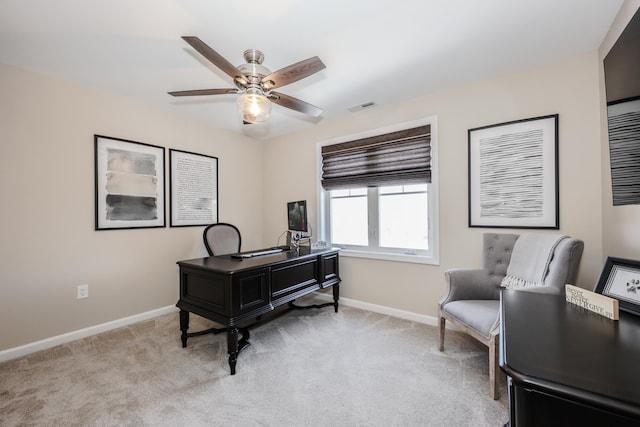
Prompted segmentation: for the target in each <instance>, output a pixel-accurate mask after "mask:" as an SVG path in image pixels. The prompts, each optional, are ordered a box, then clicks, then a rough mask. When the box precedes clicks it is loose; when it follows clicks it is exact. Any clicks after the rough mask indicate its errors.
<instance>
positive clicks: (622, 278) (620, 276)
mask: <svg viewBox="0 0 640 427" xmlns="http://www.w3.org/2000/svg"><path fill="white" fill-rule="evenodd" d="M593 291H594V292H595V293H598V294H601V295H604V296H607V297H610V298H615V299H617V300H618V306H619V308H620V310H624V311H626V312H629V313H633V314H635V315H638V316H640V261H635V260H630V259H624V258H614V257H608V258H607V261H606V262H605V264H604V268H603V269H602V272H601V273H600V278H599V279H598V283H597V284H596V286H595V288H594V290H593Z"/></svg>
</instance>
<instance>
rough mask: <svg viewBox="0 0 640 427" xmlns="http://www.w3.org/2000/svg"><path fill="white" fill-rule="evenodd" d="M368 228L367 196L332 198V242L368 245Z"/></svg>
mask: <svg viewBox="0 0 640 427" xmlns="http://www.w3.org/2000/svg"><path fill="white" fill-rule="evenodd" d="M332 195H333V194H332ZM367 228H368V224H367V197H366V196H358V197H341V198H334V197H332V198H331V242H332V243H335V244H343V245H359V246H367V245H368V244H369V238H368V231H367Z"/></svg>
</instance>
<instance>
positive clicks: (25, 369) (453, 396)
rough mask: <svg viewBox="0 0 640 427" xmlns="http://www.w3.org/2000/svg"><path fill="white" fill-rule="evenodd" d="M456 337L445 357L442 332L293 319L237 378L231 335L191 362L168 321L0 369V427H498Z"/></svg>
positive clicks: (203, 340)
mask: <svg viewBox="0 0 640 427" xmlns="http://www.w3.org/2000/svg"><path fill="white" fill-rule="evenodd" d="M210 325H212V323H211V322H209V321H208V320H206V319H202V318H200V317H198V316H195V315H191V328H190V331H195V330H198V329H204V328H205V327H209V326H210ZM447 333H448V335H447V339H446V341H445V352H444V353H441V352H439V351H438V348H437V343H438V332H437V329H436V328H435V327H431V326H427V325H423V324H419V323H415V322H410V321H406V320H401V319H397V318H394V317H389V316H385V315H381V314H376V313H372V312H369V311H364V310H359V309H354V308H350V307H343V306H342V307H340V312H339V313H334V312H333V308H332V307H327V308H324V309H322V310H302V311H294V312H291V313H288V314H285V315H284V316H282V317H279V318H277V319H275V320H273V321H272V322H270V323H266V324H264V325H262V326H259V327H257V328H255V329H253V330H251V339H250V342H251V343H252V345H251V346H250V347H248V348H247V349H245V350H244V351H243V352H242V353H241V354H240V356H239V358H238V365H237V374H236V375H234V376H231V375H229V366H228V363H227V354H226V336H225V334H220V335H206V336H202V337H194V338H190V339H189V342H188V347H187V348H185V349H183V348H182V347H181V344H180V330H179V321H178V314H177V313H175V314H170V315H165V316H161V317H158V318H156V319H153V320H149V321H145V322H141V323H138V324H135V325H131V326H129V327H125V328H120V329H117V330H114V331H111V332H107V333H103V334H100V335H96V336H92V337H89V338H85V339H82V340H78V341H75V342H72V343H69V344H66V345H62V346H58V347H55V348H52V349H49V350H45V351H41V352H38V353H34V354H31V355H28V356H25V357H22V358H19V359H15V360H11V361H8V362H5V363H3V364H0V425H2V426H16V425H38V426H40V425H47V426H49V425H51V426H58V425H65V426H67V425H82V426H94V425H95V426H111V425H113V426H127V425H130V426H142V425H147V426H216V425H220V426H325V425H327V426H334V427H335V426H456V427H460V426H473V427H482V426H492V427H493V426H502V425H503V424H504V423H505V422H506V421H507V418H508V415H507V413H508V407H507V400H506V390H505V388H506V387H505V386H504V385H503V387H502V388H501V390H500V391H501V398H500V400H498V401H494V400H492V399H491V398H490V397H489V384H488V383H489V380H488V362H487V360H488V351H487V348H486V347H483V346H482V345H481V344H479V343H477V342H475V341H474V340H473V339H471V338H469V337H467V336H466V335H464V334H461V333H457V332H453V331H447Z"/></svg>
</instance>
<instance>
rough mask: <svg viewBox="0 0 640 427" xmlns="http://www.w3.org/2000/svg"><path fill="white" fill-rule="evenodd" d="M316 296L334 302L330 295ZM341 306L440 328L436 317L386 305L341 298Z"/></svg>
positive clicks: (319, 293)
mask: <svg viewBox="0 0 640 427" xmlns="http://www.w3.org/2000/svg"><path fill="white" fill-rule="evenodd" d="M314 295H317V296H318V297H320V298H322V299H326V300H327V301H333V296H332V295H331V294H330V293H328V294H325V293H321V292H317V293H315V294H314ZM340 305H346V306H347V307H354V308H360V309H362V310H368V311H373V312H374V313H380V314H386V315H387V316H392V317H398V318H400V319H405V320H411V321H413V322H418V323H424V324H426V325H430V326H438V319H437V318H436V317H433V316H426V315H424V314H418V313H413V312H411V311H405V310H398V309H397V308H391V307H386V306H384V305H377V304H371V303H368V302H363V301H358V300H355V299H349V298H343V297H340Z"/></svg>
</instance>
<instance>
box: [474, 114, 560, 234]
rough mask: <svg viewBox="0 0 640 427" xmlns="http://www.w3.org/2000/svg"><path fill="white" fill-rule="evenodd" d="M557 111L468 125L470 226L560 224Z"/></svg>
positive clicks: (537, 226) (556, 227) (510, 226)
mask: <svg viewBox="0 0 640 427" xmlns="http://www.w3.org/2000/svg"><path fill="white" fill-rule="evenodd" d="M558 206H559V185H558V115H557V114H554V115H549V116H543V117H535V118H531V119H524V120H517V121H512V122H506V123H500V124H495V125H490V126H484V127H480V128H475V129H469V227H502V228H548V229H556V230H557V229H558V228H559V227H560V225H559V222H560V214H559V208H558Z"/></svg>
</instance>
